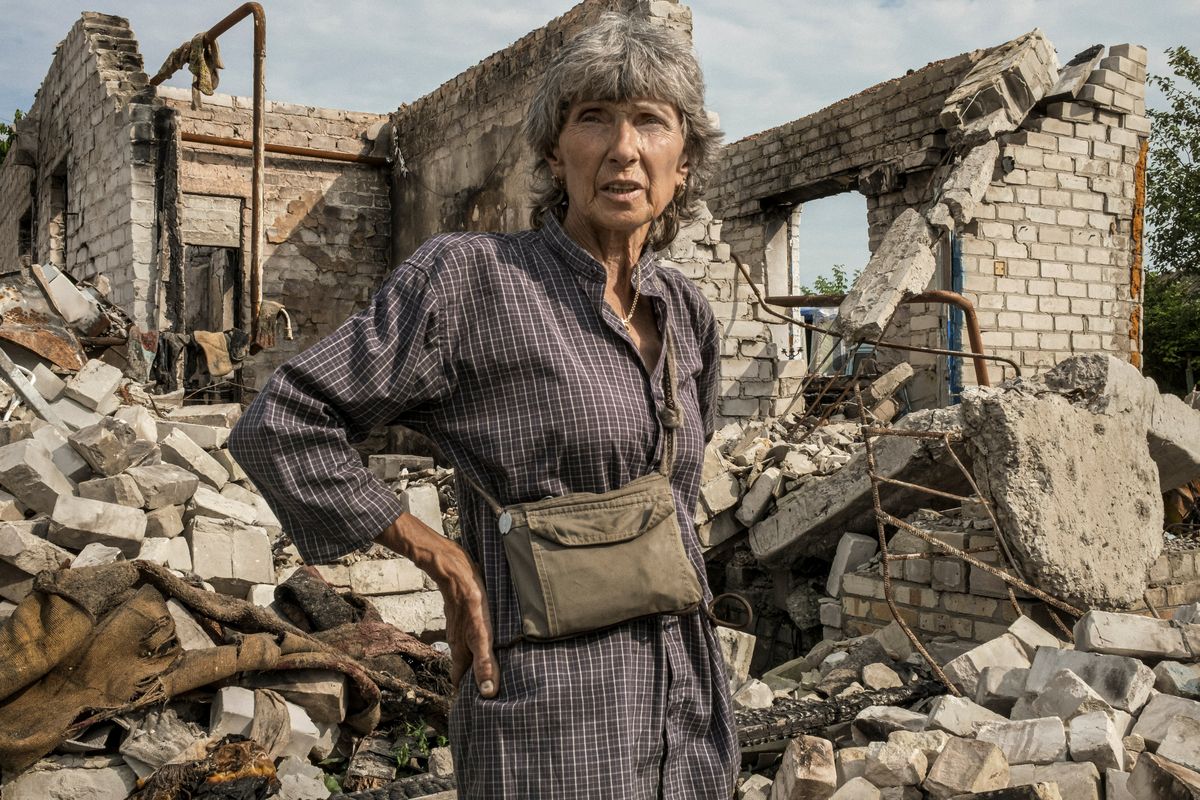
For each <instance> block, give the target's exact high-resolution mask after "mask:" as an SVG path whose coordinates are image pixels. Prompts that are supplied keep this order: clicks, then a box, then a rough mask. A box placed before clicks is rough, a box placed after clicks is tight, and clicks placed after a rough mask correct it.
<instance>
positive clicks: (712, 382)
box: [696, 301, 721, 442]
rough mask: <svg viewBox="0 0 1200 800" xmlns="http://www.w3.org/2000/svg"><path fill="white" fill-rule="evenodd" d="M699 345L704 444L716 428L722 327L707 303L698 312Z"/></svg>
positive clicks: (698, 382) (698, 387)
mask: <svg viewBox="0 0 1200 800" xmlns="http://www.w3.org/2000/svg"><path fill="white" fill-rule="evenodd" d="M699 343H700V362H701V365H702V366H701V368H700V375H699V376H698V377H697V379H696V400H697V401H698V402H699V404H700V416H701V418H702V419H703V420H704V441H705V442H708V441H710V440H711V439H712V437H713V433H715V432H716V429H717V426H716V422H717V397H718V394H719V392H720V388H721V328H720V326H719V325H718V324H717V318H716V315H714V314H713V311H712V308H711V307H710V306H709V305H708V302H707V301H705V303H704V305H703V307H702V309H701V313H700V325H699Z"/></svg>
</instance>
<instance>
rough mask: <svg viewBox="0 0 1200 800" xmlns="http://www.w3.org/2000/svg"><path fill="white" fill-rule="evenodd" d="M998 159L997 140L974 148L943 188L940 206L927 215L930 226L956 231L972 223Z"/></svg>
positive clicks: (998, 145)
mask: <svg viewBox="0 0 1200 800" xmlns="http://www.w3.org/2000/svg"><path fill="white" fill-rule="evenodd" d="M999 159H1000V144H999V142H997V141H996V140H994V139H992V140H989V141H987V142H985V143H984V144H981V145H979V146H978V147H974V148H971V150H970V151H969V152H968V153H967V154H966V156H964V157H963V159H962V161H960V162H959V163H958V164H957V165H956V166H955V167H954V171H953V172H951V173H950V177H949V178H948V179H947V180H946V182H945V183H944V184H942V190H941V193H940V199H939V200H938V202H937V203H936V204H935V205H934V206H933V208H931V209H929V211H927V212H926V214H925V218H926V219H927V220H928V221H929V224H930V225H933V226H934V227H938V228H943V229H946V230H954V229H956V228H958V229H961V228H962V227H963V226H964V225H966V224H967V223H969V222H970V221H971V220H973V219H974V218H975V207H976V206H977V205H979V203H980V201H982V200H983V194H984V192H985V191H987V188H988V186H989V185H990V184H991V182H992V176H993V174H994V173H995V171H996V164H997V162H998V161H999Z"/></svg>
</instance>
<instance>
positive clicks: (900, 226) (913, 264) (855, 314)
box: [830, 208, 937, 344]
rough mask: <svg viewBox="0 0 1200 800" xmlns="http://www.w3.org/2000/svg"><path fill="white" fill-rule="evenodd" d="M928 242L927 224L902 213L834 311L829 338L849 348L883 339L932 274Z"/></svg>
mask: <svg viewBox="0 0 1200 800" xmlns="http://www.w3.org/2000/svg"><path fill="white" fill-rule="evenodd" d="M933 238H934V237H933V230H932V229H931V228H930V227H929V223H928V222H926V221H925V217H923V216H921V214H920V213H919V212H918V211H917V210H916V209H913V208H907V209H905V210H904V211H902V212H901V213H900V215H899V216H897V217H896V219H895V221H893V222H892V224H891V226H890V227H889V228H888V230H887V233H886V234H885V235H884V237H883V241H882V242H881V243H880V244H879V247H877V248H876V249H875V252H874V253H872V254H871V259H870V261H868V262H867V266H866V267H865V268H864V269H863V271H862V274H860V275H859V276H858V278H856V279H855V281H854V286H852V287H851V289H850V291H849V292H847V294H846V298H845V299H844V300H843V301H842V304H841V305H840V306H838V315H837V317H835V318H834V320H833V323H832V325H831V326H830V329H831V330H832V331H833V333H835V334H837V335H840V336H842V337H843V338H844V339H845V341H846V342H847V343H848V344H849V343H853V342H861V341H865V340H868V339H878V338H879V337H881V336H883V332H884V330H885V329H886V328H887V326H888V323H889V322H891V320H892V316H893V315H894V314H895V313H896V308H897V307H898V306H899V305H900V301H901V300H903V299H904V296H905V295H906V294H917V293H919V292H923V291H924V290H925V289H927V288H928V287H929V281H930V279H931V278H932V277H933V273H934V271H935V270H936V269H937V261H936V259H934V257H933Z"/></svg>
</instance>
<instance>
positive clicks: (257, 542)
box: [184, 517, 275, 598]
mask: <svg viewBox="0 0 1200 800" xmlns="http://www.w3.org/2000/svg"><path fill="white" fill-rule="evenodd" d="M184 537H185V538H186V540H187V542H188V544H189V545H191V548H192V568H193V571H194V572H195V573H196V574H197V575H199V576H200V577H201V578H203V579H204V580H206V581H208V582H209V583H211V584H212V585H213V586H214V587H215V588H216V589H217V591H219V592H221V593H222V594H229V595H233V596H235V597H239V598H240V597H245V595H246V591H247V590H248V589H249V588H250V587H251V586H252V585H254V584H256V583H274V582H275V570H274V567H273V561H272V558H271V540H270V537H268V536H267V532H266V531H264V530H263V529H262V528H259V527H256V526H253V525H246V524H244V523H241V522H238V521H237V520H232V519H214V518H212V517H193V518H192V519H191V521H190V522H189V523H188V525H187V528H186V529H185V531H184Z"/></svg>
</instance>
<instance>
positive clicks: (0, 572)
mask: <svg viewBox="0 0 1200 800" xmlns="http://www.w3.org/2000/svg"><path fill="white" fill-rule="evenodd" d="M33 578H34V576H33V575H31V574H30V573H28V572H26V571H25V570H23V569H18V568H17V567H14V566H13V565H12V564H10V563H8V562H7V561H0V597H2V598H4V599H5V600H7V601H8V602H10V603H20V602H21V601H22V600H24V599H25V596H26V595H28V594H29V593H30V592H32V591H33Z"/></svg>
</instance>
